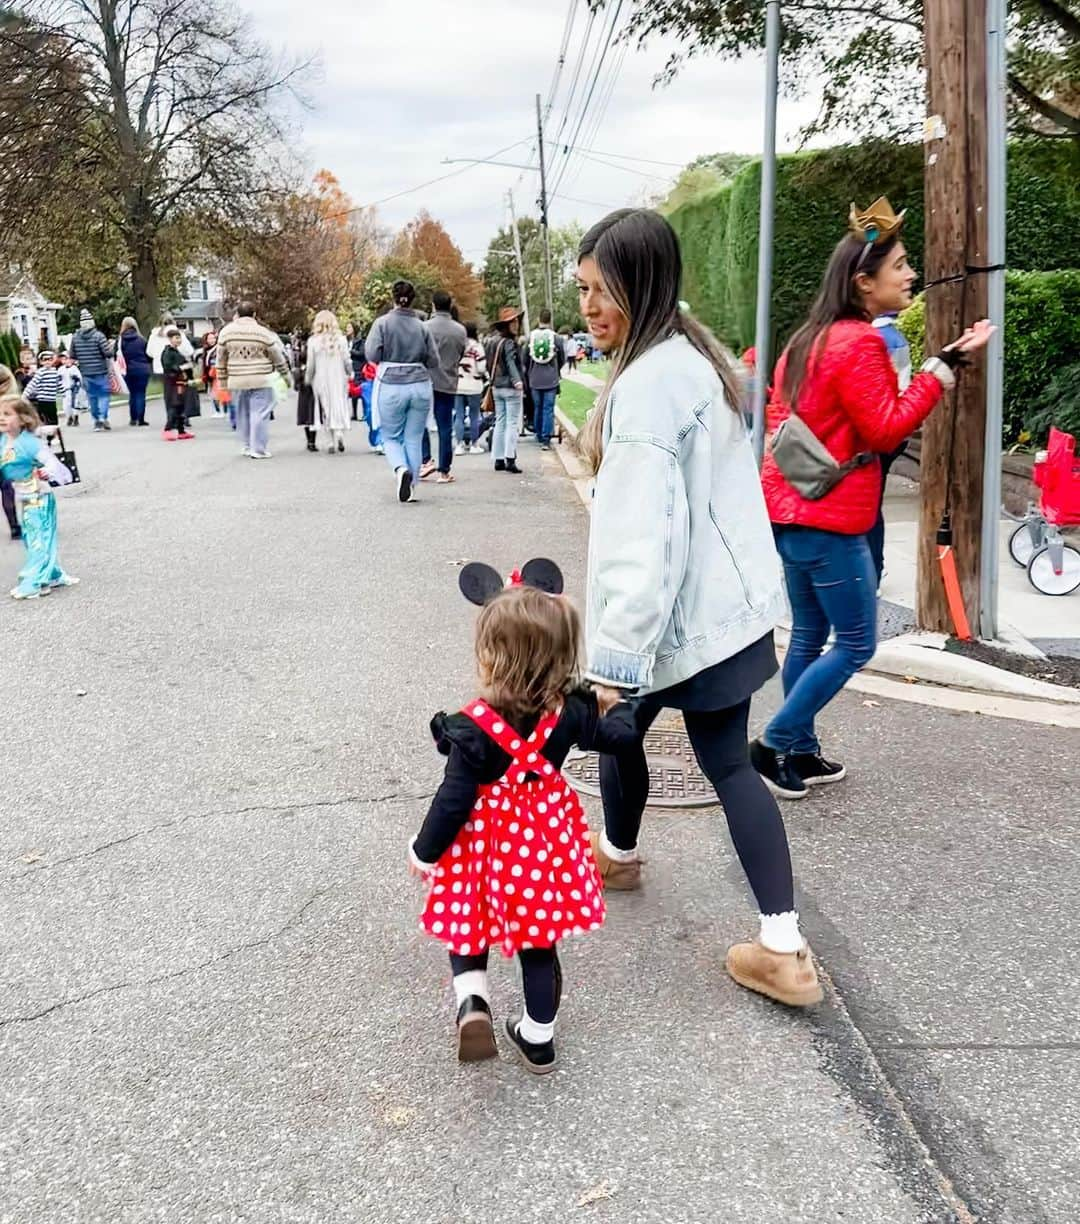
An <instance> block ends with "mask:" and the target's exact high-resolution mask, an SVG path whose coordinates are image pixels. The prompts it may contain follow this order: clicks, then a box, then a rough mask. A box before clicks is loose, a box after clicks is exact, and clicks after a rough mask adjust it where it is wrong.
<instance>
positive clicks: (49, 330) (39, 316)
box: [0, 268, 62, 353]
mask: <svg viewBox="0 0 1080 1224" xmlns="http://www.w3.org/2000/svg"><path fill="white" fill-rule="evenodd" d="M61 308H62V303H61V302H50V301H48V300H47V299H46V298H45V297H44V296H43V295H42V294H41V293H39V292H38V289H37V286H36V285H34V283H33V282H32V281H31V280H30V279H29V277H27V276H24V275H23V273H22V272H20V271H19V270H18V269H17V268H16V269H8V271H7V272H6V273H3V272H0V331H14V332H15V334H16V335H17V336H18V337H19V339H20V340H22V341H23V343H24V344H26V345H27V346H28V347H29V348H32V349H33V350H34V352H35V353H36V352H38V351H40V350H41V349H43V348H55V347H56V346H57V344H58V343H59V340H60V337H59V335H58V333H57V330H56V312H57V311H58V310H60V309H61Z"/></svg>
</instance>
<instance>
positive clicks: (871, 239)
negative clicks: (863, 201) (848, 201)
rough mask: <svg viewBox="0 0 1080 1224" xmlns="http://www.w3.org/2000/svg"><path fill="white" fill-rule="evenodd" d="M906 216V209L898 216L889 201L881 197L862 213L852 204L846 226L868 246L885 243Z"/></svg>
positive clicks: (897, 229) (896, 231)
mask: <svg viewBox="0 0 1080 1224" xmlns="http://www.w3.org/2000/svg"><path fill="white" fill-rule="evenodd" d="M906 216H907V209H906V208H905V209H904V210H903V211H902V212H900V213H899V214H897V213H894V212H893V207H892V205H891V204H890V203H889V201H888V200H887V199H886V198H885V197H884V196H881V197H880V198H878V199H876V200H875V201H874V202H873V204H871V205H870V207H869V208H867V209H864V210H862V211H860V210H859V208H858V207H857V206H856V205H855V204H852V205H851V212H850V213H849V214H848V224H849V225H850V226H851V230H852V233H855V234H858V235H859V237H860V238H861V239H862V240H863V241H864V242H865V243H866V244H867V245H868V246H869V245H870V244H875V245H876V244H877V243H879V242H885V241H886V240H887V239H889V238H891V237H892V236H893V235H894V234H896V233H898V232H899V230H900V227H901V226H902V225H903V224H904V218H905V217H906Z"/></svg>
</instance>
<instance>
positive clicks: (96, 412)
mask: <svg viewBox="0 0 1080 1224" xmlns="http://www.w3.org/2000/svg"><path fill="white" fill-rule="evenodd" d="M83 386H84V387H85V388H86V398H87V399H88V400H89V401H90V415H91V416H92V417H93V418H94V420H95V421H107V420H108V419H109V376H108V374H87V376H86V377H85V378H84V379H83Z"/></svg>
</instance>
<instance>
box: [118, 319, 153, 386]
mask: <svg viewBox="0 0 1080 1224" xmlns="http://www.w3.org/2000/svg"><path fill="white" fill-rule="evenodd" d="M120 352H121V353H122V354H123V357H124V365H125V366H126V367H127V375H126V377H127V381H128V383H129V384H130V383H131V381H132V380H134V381H135V382H142V381H149V379H150V375H151V374H152V373H153V370H154V363H153V362H152V361H151V360H150V358H149V357H148V356H147V355H146V341H145V340H144V339H143V338H142V336H140V335H139V333H138V332H137V331H130V330H129V331H126V332H122V333H121V335H120Z"/></svg>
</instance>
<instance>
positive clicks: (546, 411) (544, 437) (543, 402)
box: [532, 387, 559, 443]
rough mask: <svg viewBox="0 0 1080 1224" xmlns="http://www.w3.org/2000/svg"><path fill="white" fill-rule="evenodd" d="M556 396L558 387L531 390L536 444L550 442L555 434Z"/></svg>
mask: <svg viewBox="0 0 1080 1224" xmlns="http://www.w3.org/2000/svg"><path fill="white" fill-rule="evenodd" d="M558 394H559V389H558V387H543V388H539V389H537V388H533V393H532V398H533V404H534V405H535V406H536V412H535V414H534V416H533V431H534V432H535V434H536V440H537V442H541V443H543V442H550V441H551V435H552V434H553V433H554V432H555V397H556V396H557V395H558Z"/></svg>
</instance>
